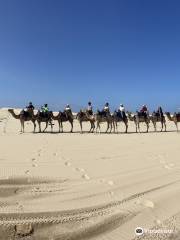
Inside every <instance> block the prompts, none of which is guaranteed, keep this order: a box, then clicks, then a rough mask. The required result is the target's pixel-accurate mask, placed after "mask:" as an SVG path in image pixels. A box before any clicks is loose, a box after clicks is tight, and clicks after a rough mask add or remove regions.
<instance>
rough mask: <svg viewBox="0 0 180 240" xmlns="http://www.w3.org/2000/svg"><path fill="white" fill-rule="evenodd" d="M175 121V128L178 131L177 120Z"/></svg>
mask: <svg viewBox="0 0 180 240" xmlns="http://www.w3.org/2000/svg"><path fill="white" fill-rule="evenodd" d="M174 123H175V125H176V129H177V132H178V131H179V129H178V123H177V122H174Z"/></svg>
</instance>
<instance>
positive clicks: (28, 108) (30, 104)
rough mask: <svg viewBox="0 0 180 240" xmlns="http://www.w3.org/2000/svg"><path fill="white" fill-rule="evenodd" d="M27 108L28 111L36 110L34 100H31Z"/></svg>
mask: <svg viewBox="0 0 180 240" xmlns="http://www.w3.org/2000/svg"><path fill="white" fill-rule="evenodd" d="M26 109H27V111H28V110H30V111H32V110H34V106H33V104H32V102H29V105H28V106H27V107H26Z"/></svg>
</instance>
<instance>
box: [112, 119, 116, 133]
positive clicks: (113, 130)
mask: <svg viewBox="0 0 180 240" xmlns="http://www.w3.org/2000/svg"><path fill="white" fill-rule="evenodd" d="M112 124H113V131H114V133H115V131H116V129H115V123H114V121H113V123H112Z"/></svg>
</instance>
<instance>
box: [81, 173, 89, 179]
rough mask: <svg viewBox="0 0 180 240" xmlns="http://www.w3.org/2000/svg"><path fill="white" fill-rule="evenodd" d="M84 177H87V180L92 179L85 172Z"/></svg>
mask: <svg viewBox="0 0 180 240" xmlns="http://www.w3.org/2000/svg"><path fill="white" fill-rule="evenodd" d="M82 178H84V179H86V180H90V177H89V176H88V175H87V174H83V175H82Z"/></svg>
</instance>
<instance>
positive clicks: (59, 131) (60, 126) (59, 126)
mask: <svg viewBox="0 0 180 240" xmlns="http://www.w3.org/2000/svg"><path fill="white" fill-rule="evenodd" d="M58 125H59V133H60V132H61V123H60V121H58Z"/></svg>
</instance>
